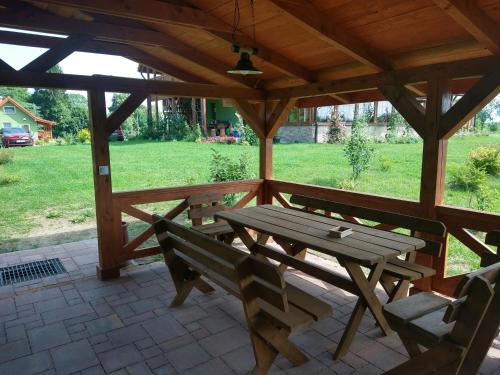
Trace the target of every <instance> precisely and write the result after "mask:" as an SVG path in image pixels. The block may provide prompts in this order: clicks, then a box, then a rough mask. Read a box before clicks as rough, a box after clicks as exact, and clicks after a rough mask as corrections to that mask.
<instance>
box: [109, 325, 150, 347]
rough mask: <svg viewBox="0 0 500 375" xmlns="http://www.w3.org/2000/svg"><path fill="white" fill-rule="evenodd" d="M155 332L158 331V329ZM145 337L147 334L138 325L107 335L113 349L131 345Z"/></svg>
mask: <svg viewBox="0 0 500 375" xmlns="http://www.w3.org/2000/svg"><path fill="white" fill-rule="evenodd" d="M157 330H159V329H158V327H157ZM147 337H148V333H147V332H146V330H145V329H144V328H142V327H141V326H140V325H139V324H136V325H133V326H129V327H123V328H118V329H115V330H114V331H111V332H109V333H108V338H109V340H110V342H111V344H112V345H113V346H115V347H118V346H122V345H127V344H131V343H133V342H135V341H139V340H142V339H144V338H147Z"/></svg>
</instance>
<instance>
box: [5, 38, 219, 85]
mask: <svg viewBox="0 0 500 375" xmlns="http://www.w3.org/2000/svg"><path fill="white" fill-rule="evenodd" d="M65 40H66V39H64V38H57V37H52V36H48V35H34V34H26V33H20V32H14V31H6V30H0V43H4V44H13V45H19V46H26V47H38V48H49V49H50V48H56V47H59V46H60V45H61V44H63V43H64V42H65ZM76 50H77V51H79V52H89V53H98V54H106V55H116V56H122V57H124V58H127V59H129V60H132V61H135V62H137V63H138V64H144V65H146V66H149V67H150V68H153V69H155V70H157V71H159V72H162V73H165V74H168V75H170V76H172V77H175V78H177V79H180V80H181V81H184V82H193V83H211V82H209V81H207V80H205V79H204V78H202V77H199V76H197V75H195V74H192V73H190V72H188V71H186V70H183V69H181V68H179V67H177V66H174V65H172V64H170V63H168V62H166V61H164V60H162V59H159V58H157V57H156V56H153V55H151V54H148V53H147V52H145V51H142V50H140V49H138V48H137V47H134V46H131V45H128V44H121V43H113V42H103V41H96V40H89V41H86V42H85V43H83V44H81V45H80V46H78V48H76ZM0 70H5V68H0Z"/></svg>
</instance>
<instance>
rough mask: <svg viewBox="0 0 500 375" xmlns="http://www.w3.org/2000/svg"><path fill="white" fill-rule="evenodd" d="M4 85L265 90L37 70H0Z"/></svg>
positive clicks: (240, 94) (153, 91)
mask: <svg viewBox="0 0 500 375" xmlns="http://www.w3.org/2000/svg"><path fill="white" fill-rule="evenodd" d="M0 84H1V85H2V86H16V87H40V88H51V89H63V90H85V91H88V90H105V91H108V92H124V93H130V92H143V93H147V94H149V95H165V96H179V97H205V98H236V99H246V100H256V101H263V100H265V92H264V91H261V90H257V89H251V88H240V87H227V86H219V85H207V84H199V83H184V82H167V81H155V80H143V79H135V78H122V77H111V76H100V75H94V76H81V75H75V74H52V73H34V72H17V71H16V72H13V71H12V70H2V71H0Z"/></svg>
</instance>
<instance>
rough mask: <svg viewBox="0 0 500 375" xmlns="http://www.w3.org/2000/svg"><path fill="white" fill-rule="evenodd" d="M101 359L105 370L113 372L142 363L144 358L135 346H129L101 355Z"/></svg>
mask: <svg viewBox="0 0 500 375" xmlns="http://www.w3.org/2000/svg"><path fill="white" fill-rule="evenodd" d="M99 359H100V360H101V364H102V367H103V368H104V370H105V371H106V372H112V371H116V370H118V369H121V368H124V367H127V366H129V365H132V364H135V363H137V362H140V361H142V356H141V353H139V351H138V350H137V349H136V348H135V346H133V345H127V346H123V347H121V348H117V349H113V350H110V351H107V352H104V353H100V354H99Z"/></svg>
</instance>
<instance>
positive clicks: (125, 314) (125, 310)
mask: <svg viewBox="0 0 500 375" xmlns="http://www.w3.org/2000/svg"><path fill="white" fill-rule="evenodd" d="M113 309H114V310H115V312H116V313H117V314H118V316H119V317H120V318H121V319H125V318H130V317H131V316H134V315H135V312H134V310H132V309H131V308H130V306H128V305H120V306H116V307H113Z"/></svg>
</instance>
